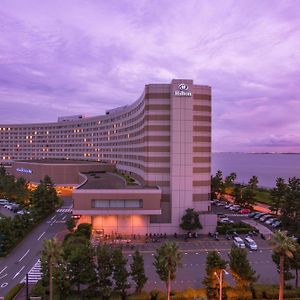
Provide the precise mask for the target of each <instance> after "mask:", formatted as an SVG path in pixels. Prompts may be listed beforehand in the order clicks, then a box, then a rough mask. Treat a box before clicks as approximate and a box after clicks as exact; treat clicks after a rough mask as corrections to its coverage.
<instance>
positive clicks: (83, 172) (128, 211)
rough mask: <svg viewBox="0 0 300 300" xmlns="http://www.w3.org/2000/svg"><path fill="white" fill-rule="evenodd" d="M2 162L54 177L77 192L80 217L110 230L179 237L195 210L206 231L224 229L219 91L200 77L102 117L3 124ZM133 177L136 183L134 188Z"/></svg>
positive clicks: (154, 89)
mask: <svg viewBox="0 0 300 300" xmlns="http://www.w3.org/2000/svg"><path fill="white" fill-rule="evenodd" d="M0 161H2V162H12V168H11V173H12V174H14V175H15V176H17V177H19V176H23V177H25V179H27V180H29V181H31V182H38V181H39V179H41V178H42V177H43V175H44V174H46V173H48V175H50V176H51V175H52V178H53V180H54V182H55V183H56V184H57V185H73V186H75V187H77V188H75V189H74V190H73V200H74V208H73V214H79V215H81V216H82V218H81V220H82V221H85V222H91V223H92V224H93V227H94V228H96V229H97V228H99V229H103V230H104V231H105V232H111V231H115V232H120V233H138V234H144V233H150V232H163V233H164V232H166V233H174V232H179V231H180V230H179V224H180V222H181V217H182V216H183V214H184V212H185V210H186V209H187V208H194V209H195V210H197V211H199V212H200V221H201V223H202V225H203V227H204V228H203V232H208V231H213V230H214V227H215V225H216V216H215V215H213V214H211V213H210V176H211V88H210V87H209V86H203V85H196V84H194V83H193V81H192V80H178V79H174V80H172V82H171V83H170V84H148V85H146V86H145V89H144V91H143V93H142V95H141V96H140V98H139V99H138V100H137V101H135V102H134V103H133V104H130V105H126V106H123V107H119V108H116V109H112V110H109V111H107V112H106V114H105V115H102V116H97V117H89V118H86V117H83V116H74V117H62V118H59V119H58V122H55V123H39V124H22V125H20V124H18V125H7V124H4V125H3V124H2V125H0ZM50 161H51V163H48V162H50ZM55 168H57V169H55ZM97 172H98V173H99V174H98V173H97ZM93 173H94V174H93ZM120 173H122V175H120ZM56 174H60V175H59V177H56V176H58V175H56ZM62 174H64V175H62ZM97 174H98V175H99V176H97ZM101 174H102V175H101ZM104 174H105V175H104ZM91 175H92V176H91ZM127 175H128V176H130V177H132V178H134V185H131V186H129V185H127V184H126V180H125V179H124V178H126V176H127ZM122 176H123V177H122ZM124 176H125V177H124ZM97 178H98V180H99V181H101V180H102V183H101V182H100V184H99V183H97ZM121 178H122V180H123V183H121V181H120V180H121ZM112 181H115V183H116V184H115V185H111V186H110V184H109V182H112ZM118 181H119V183H118ZM91 182H92V183H94V184H91ZM103 183H104V184H103ZM105 183H107V186H105Z"/></svg>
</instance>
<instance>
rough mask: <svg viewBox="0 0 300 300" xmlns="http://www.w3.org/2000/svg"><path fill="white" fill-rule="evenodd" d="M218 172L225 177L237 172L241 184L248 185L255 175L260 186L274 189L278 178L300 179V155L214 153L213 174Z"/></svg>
mask: <svg viewBox="0 0 300 300" xmlns="http://www.w3.org/2000/svg"><path fill="white" fill-rule="evenodd" d="M217 170H221V171H222V172H223V177H225V176H227V175H228V174H230V173H231V172H235V173H236V175H237V178H236V182H239V183H247V182H248V181H249V179H250V178H251V177H252V176H253V175H255V176H257V177H258V181H259V182H258V185H259V186H261V187H267V188H273V187H275V183H276V178H277V177H282V178H284V179H285V180H286V182H287V181H288V179H289V178H291V177H294V176H295V177H298V178H300V153H299V154H281V153H275V154H273V153H263V154H261V153H236V152H234V153H233V152H222V153H213V154H212V174H213V175H214V174H216V172H217Z"/></svg>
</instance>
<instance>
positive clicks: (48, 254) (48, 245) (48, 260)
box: [41, 238, 63, 300]
mask: <svg viewBox="0 0 300 300" xmlns="http://www.w3.org/2000/svg"><path fill="white" fill-rule="evenodd" d="M62 256H63V249H62V246H61V244H60V243H59V242H58V240H57V239H56V238H52V239H50V240H45V241H44V242H43V250H42V255H41V259H42V263H44V265H47V271H48V272H47V273H48V276H49V300H52V299H53V286H52V279H53V267H56V266H57V264H58V262H59V261H60V260H61V259H62Z"/></svg>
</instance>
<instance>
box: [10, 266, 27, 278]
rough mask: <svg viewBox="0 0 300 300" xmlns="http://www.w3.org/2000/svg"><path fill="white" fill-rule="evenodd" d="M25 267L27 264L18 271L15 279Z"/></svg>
mask: <svg viewBox="0 0 300 300" xmlns="http://www.w3.org/2000/svg"><path fill="white" fill-rule="evenodd" d="M24 268H25V266H23V267H22V268H21V269H20V271H19V272H17V273H16V274H15V276H14V277H13V279H15V278H16V277H17V276H18V275H19V274H20V273H21V272H22V271H23V269H24Z"/></svg>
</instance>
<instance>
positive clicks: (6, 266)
mask: <svg viewBox="0 0 300 300" xmlns="http://www.w3.org/2000/svg"><path fill="white" fill-rule="evenodd" d="M6 269H7V266H6V267H4V268H3V269H2V270H1V271H0V274H1V273H3V272H4V271H5V270H6Z"/></svg>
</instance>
